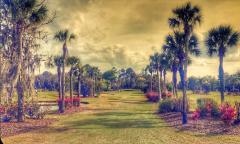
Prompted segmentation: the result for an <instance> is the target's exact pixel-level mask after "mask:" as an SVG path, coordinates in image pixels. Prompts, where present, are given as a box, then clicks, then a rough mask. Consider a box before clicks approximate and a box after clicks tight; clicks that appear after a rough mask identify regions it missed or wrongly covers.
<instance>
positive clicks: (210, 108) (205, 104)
mask: <svg viewBox="0 0 240 144" xmlns="http://www.w3.org/2000/svg"><path fill="white" fill-rule="evenodd" d="M197 109H198V110H199V114H200V117H201V118H203V117H206V116H208V115H210V116H212V117H214V118H218V117H220V111H219V109H218V105H217V102H215V101H214V100H212V99H209V98H200V99H197Z"/></svg>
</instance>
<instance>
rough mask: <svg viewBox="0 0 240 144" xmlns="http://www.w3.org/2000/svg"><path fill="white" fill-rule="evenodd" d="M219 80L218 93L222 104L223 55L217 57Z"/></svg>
mask: <svg viewBox="0 0 240 144" xmlns="http://www.w3.org/2000/svg"><path fill="white" fill-rule="evenodd" d="M219 61H220V63H219V80H220V93H221V103H223V102H224V89H225V88H224V87H225V86H224V70H223V55H220V56H219Z"/></svg>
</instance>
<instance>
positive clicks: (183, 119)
mask: <svg viewBox="0 0 240 144" xmlns="http://www.w3.org/2000/svg"><path fill="white" fill-rule="evenodd" d="M186 61H187V60H186ZM187 65H188V62H185V63H184V72H183V73H184V79H183V112H182V124H187V121H188V119H187Z"/></svg>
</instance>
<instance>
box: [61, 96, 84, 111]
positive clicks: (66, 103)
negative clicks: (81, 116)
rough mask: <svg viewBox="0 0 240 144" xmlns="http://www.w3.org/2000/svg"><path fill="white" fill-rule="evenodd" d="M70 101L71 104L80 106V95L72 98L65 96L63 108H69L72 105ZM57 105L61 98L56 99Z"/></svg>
mask: <svg viewBox="0 0 240 144" xmlns="http://www.w3.org/2000/svg"><path fill="white" fill-rule="evenodd" d="M72 102H73V106H76V107H78V106H80V97H73V99H71V98H65V99H64V106H65V108H69V107H71V106H72ZM57 103H58V106H59V107H60V105H61V103H62V99H58V100H57Z"/></svg>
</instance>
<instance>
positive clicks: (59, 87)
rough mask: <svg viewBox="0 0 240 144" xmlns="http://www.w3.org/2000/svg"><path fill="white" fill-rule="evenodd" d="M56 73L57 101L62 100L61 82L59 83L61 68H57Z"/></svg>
mask: <svg viewBox="0 0 240 144" xmlns="http://www.w3.org/2000/svg"><path fill="white" fill-rule="evenodd" d="M57 73H58V98H59V100H60V99H62V81H61V67H60V66H58V67H57Z"/></svg>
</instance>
